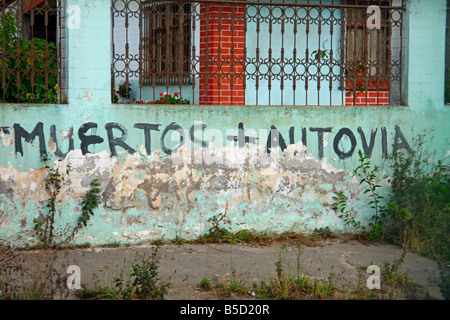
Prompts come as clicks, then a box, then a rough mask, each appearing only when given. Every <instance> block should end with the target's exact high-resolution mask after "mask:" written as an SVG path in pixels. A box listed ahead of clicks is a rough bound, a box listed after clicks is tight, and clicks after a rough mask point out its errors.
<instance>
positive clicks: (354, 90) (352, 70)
mask: <svg viewBox="0 0 450 320" xmlns="http://www.w3.org/2000/svg"><path fill="white" fill-rule="evenodd" d="M345 71H346V75H347V77H348V83H349V84H350V87H349V89H348V91H347V93H346V95H347V97H350V96H352V97H353V105H356V98H358V96H359V95H360V94H362V93H364V92H366V91H367V88H366V86H365V85H364V81H363V80H361V78H363V77H365V75H366V72H367V63H366V62H364V61H361V60H356V61H350V62H348V65H347V66H346V68H345Z"/></svg>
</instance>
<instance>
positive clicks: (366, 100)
mask: <svg viewBox="0 0 450 320" xmlns="http://www.w3.org/2000/svg"><path fill="white" fill-rule="evenodd" d="M347 92H350V91H347ZM347 92H346V94H345V105H346V106H353V105H355V106H366V105H367V106H388V105H389V91H388V90H378V91H377V90H368V91H365V92H358V93H357V94H356V101H355V103H354V104H353V94H351V92H350V94H349V96H347Z"/></svg>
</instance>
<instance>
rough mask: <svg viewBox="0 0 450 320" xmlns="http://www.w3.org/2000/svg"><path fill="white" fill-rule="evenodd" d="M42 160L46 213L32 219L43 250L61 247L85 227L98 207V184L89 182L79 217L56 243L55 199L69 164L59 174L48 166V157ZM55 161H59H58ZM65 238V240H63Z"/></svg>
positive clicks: (57, 170)
mask: <svg viewBox="0 0 450 320" xmlns="http://www.w3.org/2000/svg"><path fill="white" fill-rule="evenodd" d="M42 160H43V161H44V162H45V163H46V164H45V166H44V168H45V169H46V170H47V177H46V178H45V179H44V183H45V184H44V185H45V189H46V190H47V192H48V194H49V198H48V199H47V200H46V207H47V208H48V213H47V214H44V215H42V214H41V215H40V216H39V217H38V218H36V219H34V231H35V233H36V235H37V237H38V239H39V242H40V244H41V245H42V246H43V247H44V248H48V247H54V246H57V245H61V244H63V243H66V242H68V241H70V240H72V239H73V237H74V236H75V235H76V234H77V232H79V231H80V229H81V228H83V227H85V226H86V225H87V222H88V221H89V219H90V217H91V216H93V215H94V209H95V208H97V207H98V205H99V195H98V194H99V193H100V189H99V188H98V187H99V186H100V184H99V183H98V181H97V179H94V180H93V181H92V182H91V189H90V190H89V191H88V192H87V193H86V196H85V199H84V200H83V201H82V207H81V215H80V217H79V218H78V221H77V224H76V226H75V227H74V228H73V229H72V231H71V232H68V235H65V236H64V235H58V238H59V239H60V240H59V241H57V240H56V239H55V237H56V230H55V222H56V221H55V219H56V216H57V213H58V208H57V198H58V196H59V194H60V193H61V190H62V187H63V183H64V181H65V177H67V176H68V175H69V174H70V164H68V165H67V166H66V170H65V171H64V172H61V171H60V169H59V167H58V166H53V167H52V166H50V165H49V163H48V162H49V160H50V158H49V156H48V155H47V154H45V155H43V156H42ZM57 161H59V162H60V161H61V159H58V160H57ZM64 237H65V238H64Z"/></svg>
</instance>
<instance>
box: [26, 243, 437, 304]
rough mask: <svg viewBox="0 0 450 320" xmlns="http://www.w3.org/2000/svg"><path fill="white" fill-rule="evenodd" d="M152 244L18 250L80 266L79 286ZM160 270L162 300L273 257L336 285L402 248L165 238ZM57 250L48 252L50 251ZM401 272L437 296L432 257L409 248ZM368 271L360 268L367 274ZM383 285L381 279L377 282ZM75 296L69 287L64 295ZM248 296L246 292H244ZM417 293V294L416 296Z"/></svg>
mask: <svg viewBox="0 0 450 320" xmlns="http://www.w3.org/2000/svg"><path fill="white" fill-rule="evenodd" d="M152 247H154V246H151V245H148V246H145V245H142V246H131V247H117V248H111V247H105V248H103V247H94V248H85V249H70V250H69V249H68V250H56V251H50V250H33V251H23V252H21V253H20V254H21V256H22V258H23V260H22V261H23V262H22V263H23V264H24V266H26V267H27V268H30V270H33V269H34V270H42V268H43V265H42V264H43V263H46V262H48V261H49V259H51V257H54V258H55V262H54V268H55V270H60V271H59V272H61V274H62V275H63V276H66V275H67V267H68V266H69V265H77V266H78V267H79V268H80V270H81V284H82V285H83V287H90V288H93V287H94V286H95V285H97V286H106V285H111V283H112V282H113V280H114V279H115V278H116V277H117V276H120V275H122V276H123V275H126V274H129V271H130V270H131V265H132V264H133V263H134V262H135V260H138V261H139V259H140V261H142V258H143V257H148V256H149V254H150V252H151V249H152ZM159 253H160V260H159V262H160V267H159V272H160V275H161V277H162V279H163V280H169V282H170V284H171V286H170V287H169V292H168V294H167V295H166V296H165V299H166V300H177V299H193V300H196V299H215V297H214V295H212V293H211V292H209V293H205V292H204V291H202V290H198V288H197V285H198V283H199V282H200V281H201V280H202V279H203V278H204V277H207V278H209V279H211V280H212V281H213V283H214V282H215V281H218V282H222V281H223V280H224V279H227V277H228V279H229V275H230V274H231V272H233V271H234V272H235V276H236V278H238V279H239V280H240V281H241V282H242V283H244V284H246V285H248V286H249V287H252V285H253V284H256V285H257V284H260V282H261V281H269V280H270V279H271V278H275V277H276V266H275V263H276V262H277V261H279V260H280V261H281V262H282V263H283V268H284V270H285V272H292V273H293V274H296V272H297V269H298V267H299V268H300V271H301V273H302V274H307V275H309V276H311V277H314V278H322V279H328V277H329V276H330V275H332V277H333V281H334V282H335V283H337V284H338V285H342V284H352V283H353V284H354V283H356V281H357V279H358V267H360V266H366V267H367V266H369V265H378V266H379V267H380V268H382V267H383V265H384V263H385V262H389V263H390V264H392V262H393V261H395V260H397V259H399V258H400V256H401V253H402V250H401V248H398V247H395V246H392V245H385V244H383V245H381V244H370V245H365V244H363V243H361V242H358V241H354V240H352V241H344V240H342V239H333V240H324V241H319V242H318V243H317V245H315V246H303V245H302V246H301V247H298V246H295V245H285V244H283V243H274V244H271V245H266V246H259V245H251V244H205V245H202V244H183V245H174V244H166V245H161V246H160V247H159ZM54 254H55V255H56V257H55V256H53V255H54ZM399 272H400V273H405V272H407V273H408V274H409V276H410V278H411V280H412V281H413V282H414V283H415V284H416V285H417V287H418V288H419V289H420V291H421V292H422V295H425V294H426V293H428V295H429V296H431V297H433V298H437V299H442V294H441V292H440V289H439V282H440V270H439V265H438V263H437V262H435V261H432V260H429V259H426V258H424V257H421V256H419V255H417V254H414V253H408V255H407V257H406V259H405V262H404V264H403V265H402V266H401V267H400V269H399ZM367 277H369V274H364V279H367ZM381 285H383V283H382V284H381ZM67 298H69V299H75V298H76V294H74V291H71V294H70V295H69V296H68V297H67ZM249 298H251V294H250V295H249ZM418 298H419V299H420V297H418Z"/></svg>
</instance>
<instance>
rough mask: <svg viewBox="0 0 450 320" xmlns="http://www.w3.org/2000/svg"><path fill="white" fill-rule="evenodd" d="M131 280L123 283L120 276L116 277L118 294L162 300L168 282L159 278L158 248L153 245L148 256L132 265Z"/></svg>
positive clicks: (125, 296) (128, 298)
mask: <svg viewBox="0 0 450 320" xmlns="http://www.w3.org/2000/svg"><path fill="white" fill-rule="evenodd" d="M130 277H131V279H132V282H131V283H130V284H125V283H124V280H123V279H122V278H117V279H116V281H115V282H116V285H115V286H116V290H117V293H118V295H119V296H120V297H121V298H123V299H126V300H133V299H139V300H164V295H165V294H166V293H167V288H168V286H169V284H168V283H166V282H163V281H161V279H160V278H159V248H158V247H154V248H152V250H151V254H150V256H149V257H147V258H145V259H144V260H143V261H142V262H140V263H135V264H134V265H133V266H132V272H131V274H130Z"/></svg>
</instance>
